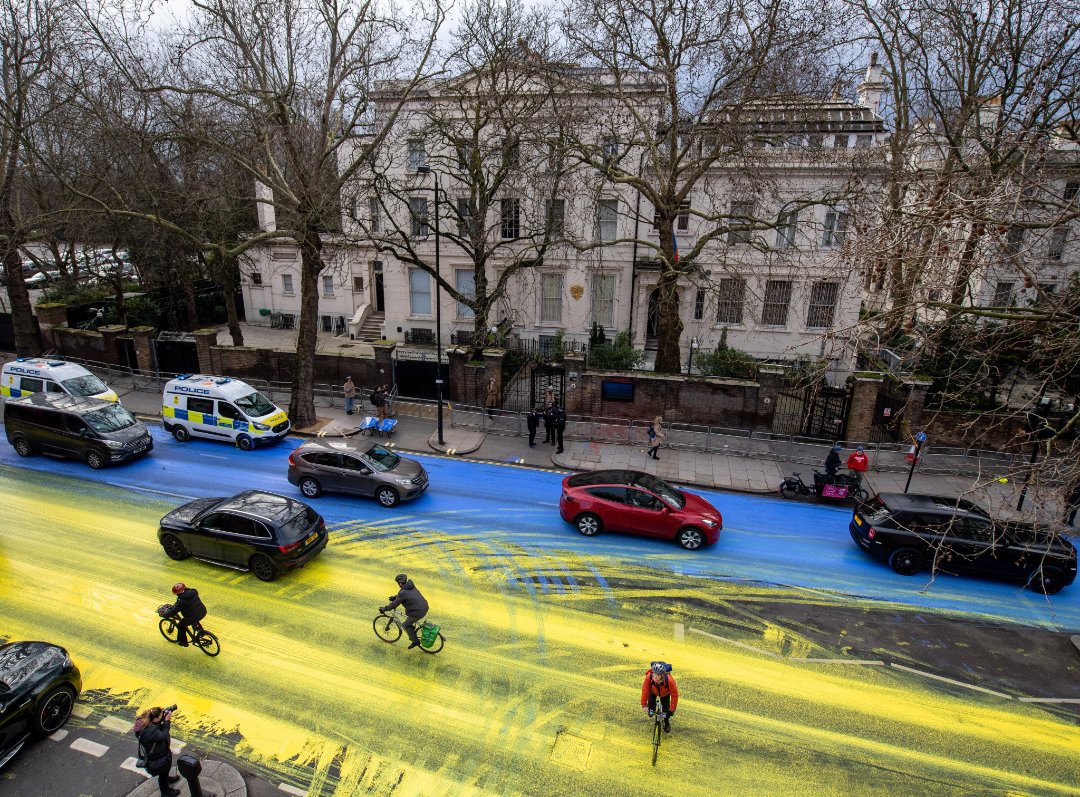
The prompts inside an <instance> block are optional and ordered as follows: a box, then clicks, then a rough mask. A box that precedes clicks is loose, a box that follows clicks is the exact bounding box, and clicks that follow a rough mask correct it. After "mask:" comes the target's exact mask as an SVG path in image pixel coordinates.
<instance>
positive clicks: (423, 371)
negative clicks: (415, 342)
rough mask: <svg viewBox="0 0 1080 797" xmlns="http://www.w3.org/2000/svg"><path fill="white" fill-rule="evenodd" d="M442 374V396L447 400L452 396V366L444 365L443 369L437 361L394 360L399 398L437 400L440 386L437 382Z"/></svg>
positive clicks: (395, 380)
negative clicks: (440, 373)
mask: <svg viewBox="0 0 1080 797" xmlns="http://www.w3.org/2000/svg"><path fill="white" fill-rule="evenodd" d="M440 371H441V372H442V380H443V385H442V396H443V399H446V397H447V396H449V395H450V366H449V365H447V364H446V363H443V365H442V368H438V367H437V366H436V365H435V360H434V359H432V360H431V361H427V360H394V384H396V385H397V389H398V395H399V396H408V397H409V398H418V399H431V400H435V399H437V398H438V397H439V396H438V385H436V384H435V380H436V379H437V378H438V376H437V375H438V374H439V372H440Z"/></svg>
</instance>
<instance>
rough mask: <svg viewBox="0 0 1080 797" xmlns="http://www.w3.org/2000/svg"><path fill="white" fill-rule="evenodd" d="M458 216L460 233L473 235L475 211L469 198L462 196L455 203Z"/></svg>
mask: <svg viewBox="0 0 1080 797" xmlns="http://www.w3.org/2000/svg"><path fill="white" fill-rule="evenodd" d="M454 208H455V209H456V210H457V217H458V226H457V229H458V235H461V236H468V237H471V236H472V233H473V213H472V205H470V204H469V200H468V199H465V198H462V199H459V200H457V202H455V203H454Z"/></svg>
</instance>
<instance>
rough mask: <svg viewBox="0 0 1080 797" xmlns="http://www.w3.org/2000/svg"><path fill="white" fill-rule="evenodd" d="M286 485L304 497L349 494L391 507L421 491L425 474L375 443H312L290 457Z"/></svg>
mask: <svg viewBox="0 0 1080 797" xmlns="http://www.w3.org/2000/svg"><path fill="white" fill-rule="evenodd" d="M289 482H290V483H291V484H295V485H297V486H298V487H299V488H300V492H301V493H303V495H304V497H305V498H318V497H319V495H321V494H322V492H323V491H326V492H337V493H351V494H352V495H363V496H368V497H371V498H374V499H375V500H376V501H378V502H379V503H380V504H382V505H383V506H385V507H392V506H396V505H397V504H398V502H399V501H408V500H409V499H411V498H416V496H418V495H420V494H421V493H422V492H424V490H426V489H427V488H428V474H427V471H426V470H424V466H423V465H421V464H420V463H419V462H417V461H416V460H414V459H407V458H405V457H401V456H398V455H397V454H396V453H394V452H393V451H391V450H390V449H388V448H385V447H383V446H381V445H379V443H378V442H377V441H375V440H371V439H361V440H355V441H354V440H311V441H309V442H307V443H304V444H303V445H302V446H300V447H299V448H298V449H296V450H295V451H293V452H292V453H291V454H289Z"/></svg>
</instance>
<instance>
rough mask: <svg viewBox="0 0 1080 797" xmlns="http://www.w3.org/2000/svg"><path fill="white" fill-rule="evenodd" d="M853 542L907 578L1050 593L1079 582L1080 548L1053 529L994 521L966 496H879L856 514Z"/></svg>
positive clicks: (853, 526)
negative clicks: (936, 575)
mask: <svg viewBox="0 0 1080 797" xmlns="http://www.w3.org/2000/svg"><path fill="white" fill-rule="evenodd" d="M848 530H849V531H850V532H851V538H852V539H853V540H855V542H856V543H858V545H859V547H860V548H862V549H863V550H864V551H867V552H868V553H870V554H871V555H873V556H875V557H877V558H878V559H881V560H883V561H885V562H888V563H889V565H890V566H891V567H892V569H893V570H895V571H896V572H897V573H899V574H901V575H905V576H911V575H915V574H916V573H918V572H920V571H922V570H925V569H926V568H931V569H932V570H933V571H934V572H939V571H941V572H946V573H968V574H974V575H980V576H991V577H997V578H1005V579H1010V580H1013V581H1020V582H1022V583H1023V584H1025V585H1026V586H1028V587H1029V588H1030V589H1032V590H1035V591H1037V592H1041V593H1045V594H1047V595H1051V594H1053V593H1055V592H1058V591H1059V590H1061V589H1062V588H1063V587H1067V586H1068V585H1069V584H1072V583H1073V581H1075V580H1076V547H1075V546H1074V545H1073V544H1072V543H1071V542H1069V541H1068V540H1067V539H1065V538H1064V537H1062V536H1060V535H1059V534H1056V533H1054V531H1053V530H1051V529H1047V528H1042V527H1039V526H1034V525H1032V524H1030V523H1021V522H1016V521H1002V520H994V519H993V518H991V517H990V515H989V514H988V513H987V512H986V511H985V510H983V509H982V508H981V507H979V506H978V505H976V504H973V503H972V502H970V501H967V500H964V499H959V498H946V497H942V496H934V495H908V494H906V493H880V494H879V495H877V496H876V497H874V498H873V499H871V500H870V501H869V502H867V503H865V504H862V505H860V506H859V507H857V508H856V509H855V513H854V515H853V516H852V518H851V523H850V525H849V527H848Z"/></svg>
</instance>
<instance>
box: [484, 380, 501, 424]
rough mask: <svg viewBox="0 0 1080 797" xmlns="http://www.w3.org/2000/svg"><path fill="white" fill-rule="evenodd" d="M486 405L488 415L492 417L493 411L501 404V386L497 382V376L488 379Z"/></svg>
mask: <svg viewBox="0 0 1080 797" xmlns="http://www.w3.org/2000/svg"><path fill="white" fill-rule="evenodd" d="M484 406H485V407H487V414H488V417H491V414H492V413H491V411H492V410H493V409H495V408H496V407H498V406H499V386H498V385H497V384H495V377H491V379H489V380H488V384H487V398H486V399H484Z"/></svg>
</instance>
